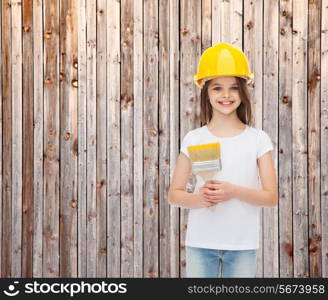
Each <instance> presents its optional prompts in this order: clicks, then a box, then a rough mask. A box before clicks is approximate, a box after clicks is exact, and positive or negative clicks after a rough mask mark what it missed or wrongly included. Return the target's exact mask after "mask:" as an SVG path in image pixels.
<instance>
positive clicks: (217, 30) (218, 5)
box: [212, 0, 223, 45]
mask: <svg viewBox="0 0 328 300" xmlns="http://www.w3.org/2000/svg"><path fill="white" fill-rule="evenodd" d="M221 9H222V0H212V45H216V44H218V43H220V42H223V37H222V13H221Z"/></svg>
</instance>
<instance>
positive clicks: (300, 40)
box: [292, 0, 309, 277]
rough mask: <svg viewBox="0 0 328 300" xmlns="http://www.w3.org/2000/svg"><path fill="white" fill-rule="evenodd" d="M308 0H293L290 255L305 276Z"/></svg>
mask: <svg viewBox="0 0 328 300" xmlns="http://www.w3.org/2000/svg"><path fill="white" fill-rule="evenodd" d="M307 13H308V1H305V0H300V1H293V82H292V83H293V96H292V110H293V113H292V119H293V213H294V218H293V241H294V248H293V250H294V251H293V255H294V277H308V275H309V261H308V189H307V178H308V177H307V86H306V83H307V65H306V61H307V27H308V23H307V18H304V15H307Z"/></svg>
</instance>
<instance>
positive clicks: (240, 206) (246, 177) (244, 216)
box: [168, 43, 278, 277]
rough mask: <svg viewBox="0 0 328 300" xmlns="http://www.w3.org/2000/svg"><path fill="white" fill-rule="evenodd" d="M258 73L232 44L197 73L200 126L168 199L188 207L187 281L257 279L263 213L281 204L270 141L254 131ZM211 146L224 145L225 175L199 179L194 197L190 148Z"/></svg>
mask: <svg viewBox="0 0 328 300" xmlns="http://www.w3.org/2000/svg"><path fill="white" fill-rule="evenodd" d="M252 76H253V73H249V71H248V62H247V59H246V57H245V55H244V53H243V52H242V51H240V50H239V49H238V48H236V47H234V46H232V45H229V44H226V43H220V44H218V45H216V46H213V47H210V48H208V49H207V50H206V51H205V52H204V53H203V54H202V57H201V59H200V62H199V66H198V73H197V74H196V75H195V76H194V79H195V82H196V84H197V85H198V86H199V87H202V90H201V125H202V127H200V128H197V129H195V130H191V131H189V132H188V133H187V134H186V136H185V137H184V139H183V141H182V144H181V153H180V155H179V157H178V160H177V165H176V168H175V171H174V174H173V178H172V183H171V186H170V189H169V194H168V198H169V202H170V204H172V205H176V206H180V207H185V208H189V209H190V211H189V216H188V227H187V235H186V243H185V244H186V273H187V277H255V275H256V249H258V247H259V226H260V223H259V214H260V208H261V207H262V206H275V205H276V204H277V201H278V196H277V195H278V193H277V182H276V172H275V168H274V163H273V159H272V149H273V146H272V143H271V140H270V138H269V136H268V135H267V134H266V133H265V132H264V131H262V130H260V129H256V128H254V127H251V126H250V121H251V118H252V115H251V104H250V100H249V96H248V92H247V82H246V80H249V79H250V78H252ZM213 142H219V143H220V147H221V162H222V170H221V171H220V172H219V173H218V174H217V175H216V176H215V177H214V178H213V180H210V181H207V182H205V183H204V182H203V181H202V179H201V178H199V177H198V176H197V181H196V186H195V190H194V192H193V194H191V193H187V192H185V187H186V184H187V182H188V179H189V176H190V175H191V170H192V169H191V161H190V159H189V154H188V151H187V147H188V146H190V145H200V144H208V143H213ZM258 177H260V180H261V185H262V188H260V184H259V180H258V179H259V178H258ZM210 206H215V209H214V210H211V209H208V207H210Z"/></svg>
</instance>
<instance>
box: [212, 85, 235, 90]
mask: <svg viewBox="0 0 328 300" xmlns="http://www.w3.org/2000/svg"><path fill="white" fill-rule="evenodd" d="M231 89H233V90H235V91H236V90H238V89H239V88H238V86H234V87H232V88H231ZM214 90H215V91H219V90H221V88H220V87H215V88H214Z"/></svg>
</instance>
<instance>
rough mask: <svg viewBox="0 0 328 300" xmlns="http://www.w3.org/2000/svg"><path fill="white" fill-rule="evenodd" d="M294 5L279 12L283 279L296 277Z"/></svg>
mask: <svg viewBox="0 0 328 300" xmlns="http://www.w3.org/2000/svg"><path fill="white" fill-rule="evenodd" d="M292 15H293V12H292V2H291V1H280V10H279V23H280V35H279V46H280V47H279V150H278V155H279V176H278V178H279V199H280V202H279V238H280V242H279V262H280V277H293V198H292V197H293V194H292V175H293V174H292V135H291V134H289V133H290V132H292V119H291V117H290V116H291V115H292V76H293V74H292V55H293V53H292V49H293V48H292V46H293V45H292Z"/></svg>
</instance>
